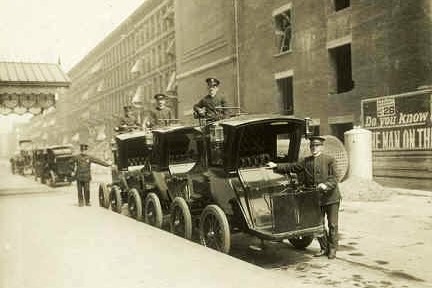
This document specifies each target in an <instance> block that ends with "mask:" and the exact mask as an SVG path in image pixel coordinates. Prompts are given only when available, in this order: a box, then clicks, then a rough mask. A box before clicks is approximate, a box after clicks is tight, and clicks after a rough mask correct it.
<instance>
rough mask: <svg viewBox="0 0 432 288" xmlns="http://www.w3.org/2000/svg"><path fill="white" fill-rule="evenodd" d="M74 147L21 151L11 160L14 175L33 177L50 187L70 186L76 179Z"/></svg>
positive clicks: (60, 146) (64, 146) (55, 146)
mask: <svg viewBox="0 0 432 288" xmlns="http://www.w3.org/2000/svg"><path fill="white" fill-rule="evenodd" d="M72 158H73V147H72V145H53V146H49V147H44V148H37V149H34V148H28V149H20V151H19V152H18V153H17V154H16V155H14V156H13V157H12V158H11V159H10V162H11V170H12V173H13V174H20V175H23V176H25V175H33V176H34V177H35V179H36V180H40V181H41V183H43V184H48V185H49V186H52V187H54V186H57V185H63V184H70V183H71V182H72V181H73V180H74V179H73V178H74V177H73V169H74V164H73V161H72Z"/></svg>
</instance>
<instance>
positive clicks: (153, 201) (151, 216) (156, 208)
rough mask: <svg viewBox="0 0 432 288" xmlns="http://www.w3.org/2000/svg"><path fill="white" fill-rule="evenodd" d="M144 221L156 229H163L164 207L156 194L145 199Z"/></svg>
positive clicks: (150, 194)
mask: <svg viewBox="0 0 432 288" xmlns="http://www.w3.org/2000/svg"><path fill="white" fill-rule="evenodd" d="M144 221H145V223H147V224H150V225H152V226H154V227H157V228H161V227H162V222H163V214H162V206H161V204H160V200H159V197H158V196H157V195H156V194H155V193H149V194H148V195H147V197H146V199H145V207H144Z"/></svg>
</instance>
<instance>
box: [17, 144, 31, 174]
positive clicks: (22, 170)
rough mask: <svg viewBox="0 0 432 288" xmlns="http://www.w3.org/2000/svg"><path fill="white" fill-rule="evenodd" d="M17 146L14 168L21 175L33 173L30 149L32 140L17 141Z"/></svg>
mask: <svg viewBox="0 0 432 288" xmlns="http://www.w3.org/2000/svg"><path fill="white" fill-rule="evenodd" d="M18 146H19V157H18V158H17V159H16V161H15V163H16V164H17V165H16V170H17V172H18V174H21V175H23V176H24V175H31V174H33V163H32V160H33V159H32V150H33V141H32V140H20V141H19V142H18Z"/></svg>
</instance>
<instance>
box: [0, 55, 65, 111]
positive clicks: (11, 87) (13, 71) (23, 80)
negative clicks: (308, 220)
mask: <svg viewBox="0 0 432 288" xmlns="http://www.w3.org/2000/svg"><path fill="white" fill-rule="evenodd" d="M69 85H70V79H69V77H68V76H67V75H66V74H65V73H64V72H63V70H62V69H61V67H60V65H58V64H50V63H20V62H0V114H3V115H7V114H11V113H15V114H24V113H32V114H39V113H41V112H42V111H43V110H44V109H47V108H49V107H52V106H54V105H55V99H56V97H55V95H56V94H57V93H58V89H60V88H66V87H69Z"/></svg>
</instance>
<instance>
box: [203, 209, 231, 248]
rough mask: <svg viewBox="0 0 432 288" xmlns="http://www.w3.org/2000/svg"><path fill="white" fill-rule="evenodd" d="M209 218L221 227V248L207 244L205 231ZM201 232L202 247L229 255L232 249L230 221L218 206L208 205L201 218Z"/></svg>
mask: <svg viewBox="0 0 432 288" xmlns="http://www.w3.org/2000/svg"><path fill="white" fill-rule="evenodd" d="M209 217H213V218H214V219H215V220H216V221H217V224H218V225H219V226H220V229H221V235H220V236H219V238H220V239H219V240H220V241H221V242H222V243H221V245H220V247H214V246H213V245H209V243H207V242H208V241H207V240H206V237H205V235H206V234H207V232H206V231H204V229H205V224H206V221H207V220H208V218H209ZM199 230H200V231H199V232H200V242H201V244H202V245H204V246H206V247H210V248H212V249H215V250H217V251H219V252H222V253H226V254H228V253H229V251H230V248H231V232H230V227H229V223H228V219H227V217H226V215H225V213H224V212H223V211H222V209H221V208H220V207H219V206H217V205H214V204H212V205H207V206H206V207H205V208H204V210H203V212H202V213H201V217H200V223H199Z"/></svg>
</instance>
